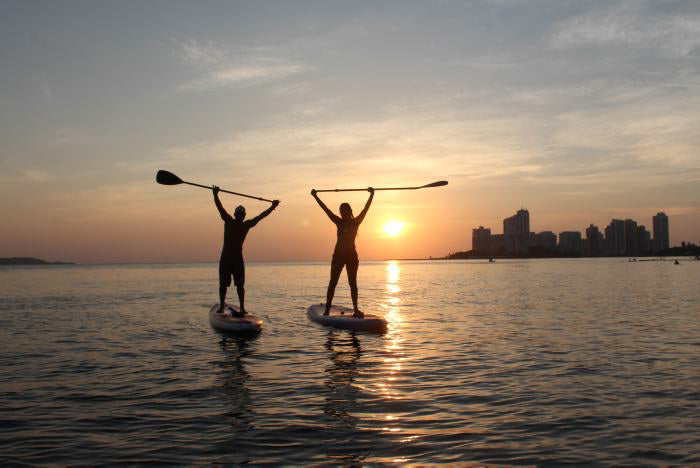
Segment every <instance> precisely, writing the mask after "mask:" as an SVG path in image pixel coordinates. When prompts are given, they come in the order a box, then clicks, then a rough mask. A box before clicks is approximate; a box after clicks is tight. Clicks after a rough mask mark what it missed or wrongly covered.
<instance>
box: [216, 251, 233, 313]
mask: <svg viewBox="0 0 700 468" xmlns="http://www.w3.org/2000/svg"><path fill="white" fill-rule="evenodd" d="M230 285H231V271H230V270H229V268H228V265H227V264H226V259H225V258H224V257H221V259H220V260H219V313H223V311H224V308H225V307H226V289H228V287H229V286H230Z"/></svg>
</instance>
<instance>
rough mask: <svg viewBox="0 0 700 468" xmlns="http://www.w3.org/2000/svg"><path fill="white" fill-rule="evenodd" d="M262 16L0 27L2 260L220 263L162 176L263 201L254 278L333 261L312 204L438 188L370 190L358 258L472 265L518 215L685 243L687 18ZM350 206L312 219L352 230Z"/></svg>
mask: <svg viewBox="0 0 700 468" xmlns="http://www.w3.org/2000/svg"><path fill="white" fill-rule="evenodd" d="M302 3H303V2H302ZM270 5H271V4H269V3H267V2H251V3H247V4H245V8H243V7H242V6H241V5H239V4H238V3H236V2H231V3H230V4H228V3H225V4H212V5H211V6H210V8H207V9H202V8H200V7H199V5H198V4H191V5H188V4H181V5H179V6H178V7H177V8H170V7H168V8H166V7H165V6H164V5H163V4H161V5H159V4H158V2H157V1H156V2H149V4H148V5H142V6H140V7H138V8H136V7H135V6H134V5H128V4H125V5H122V4H116V3H115V4H114V5H112V6H111V7H110V14H108V15H107V14H104V8H103V6H101V5H97V4H83V3H72V2H46V3H36V2H14V3H12V4H11V5H9V6H8V7H7V8H5V10H4V11H3V15H2V17H0V31H1V34H2V38H3V40H2V41H0V65H2V70H3V73H1V74H0V98H1V102H2V106H0V217H1V219H2V227H1V228H0V256H3V257H9V256H33V257H39V258H43V259H46V260H62V261H74V262H90V263H92V262H96V263H102V262H190V261H215V260H216V259H217V257H218V254H219V250H220V247H221V246H220V242H221V238H222V230H223V228H222V224H221V221H220V219H219V218H218V215H217V212H216V210H215V208H214V206H213V204H212V201H211V194H210V193H207V191H205V190H203V189H198V188H193V187H185V186H178V187H165V186H160V185H157V184H156V183H155V181H154V176H155V173H156V171H157V170H158V169H167V170H170V171H172V172H174V173H176V174H178V175H179V176H181V177H182V178H183V179H186V180H191V181H193V182H198V183H202V184H217V185H220V186H221V187H222V188H228V189H231V190H234V191H239V192H243V193H251V194H253V195H258V196H262V197H266V198H279V199H280V200H282V204H281V205H280V207H279V209H278V210H277V211H276V212H275V213H273V214H272V215H271V216H270V218H269V219H266V220H265V221H263V222H262V223H261V224H260V225H259V226H258V227H256V228H255V229H254V230H253V231H252V232H251V233H250V235H249V238H248V241H247V244H246V252H245V253H246V257H247V258H248V259H249V260H327V259H329V258H330V255H331V252H332V248H333V243H334V240H335V232H334V227H333V225H332V224H331V223H330V222H329V221H328V220H327V219H325V216H324V214H323V213H322V212H321V210H320V209H319V208H318V206H316V204H315V202H314V200H313V199H312V198H311V196H310V195H309V191H310V190H311V188H319V189H320V188H336V187H340V188H343V187H366V186H368V185H374V186H377V187H379V186H397V185H398V186H400V185H422V184H426V183H430V182H433V181H436V180H443V179H446V180H448V181H449V182H450V184H449V186H447V187H441V188H435V189H426V190H418V191H411V192H394V193H388V192H381V193H378V194H377V196H376V199H375V203H374V206H373V207H372V209H371V211H370V213H369V215H368V217H367V218H366V221H365V224H364V225H363V226H362V228H361V229H360V234H359V237H358V240H357V246H358V251H359V254H360V257H361V258H362V259H385V258H395V257H400V258H414V257H428V256H431V255H432V256H443V255H446V254H448V253H450V252H454V251H462V250H468V249H470V247H471V229H472V228H474V227H477V226H479V225H483V226H486V227H490V228H491V229H492V232H494V233H499V232H502V227H501V226H502V220H503V218H505V217H507V216H510V215H512V214H513V213H515V211H516V210H517V209H519V208H520V207H525V208H528V209H529V210H530V219H531V227H532V230H533V231H543V230H551V231H554V232H557V233H558V232H560V231H564V230H579V231H583V230H584V229H585V228H586V227H587V226H588V224H589V223H594V224H597V225H598V226H599V227H601V228H603V227H604V226H605V225H606V224H607V223H608V222H609V221H610V219H611V218H623V219H624V218H633V219H635V220H637V221H638V222H639V223H641V224H643V225H645V226H646V227H647V228H648V229H651V217H652V216H653V215H654V214H655V213H657V212H658V211H664V212H666V213H667V214H668V215H669V219H670V230H671V243H672V244H675V245H677V244H679V243H680V242H681V241H692V242H696V243H698V242H700V201H699V200H700V198H698V187H699V186H700V185H699V183H700V157H699V156H698V151H697V149H698V147H700V136H699V135H700V133H698V131H697V130H698V128H700V62H698V60H697V53H698V50H700V49H699V47H700V20H698V18H700V8H698V7H697V6H691V5H689V4H688V5H685V6H683V5H675V4H666V3H665V4H663V5H657V6H653V5H652V4H650V3H646V2H637V3H634V2H633V3H630V2H614V1H613V2H601V3H592V4H588V3H583V2H581V3H567V4H564V3H562V2H556V1H552V2H551V3H548V2H546V1H545V2H544V3H543V4H539V5H538V6H536V7H532V8H528V9H527V11H523V9H522V6H520V5H519V2H512V3H511V2H481V3H480V2H469V3H461V2H456V3H452V2H411V1H406V2H400V4H385V5H384V6H383V7H382V8H379V7H378V6H377V4H376V2H363V1H358V2H347V3H332V2H331V3H326V2H321V3H320V4H319V3H313V8H311V7H310V6H311V4H310V5H309V8H297V7H292V6H289V5H288V4H287V3H285V2H281V3H279V4H276V6H275V7H274V8H272V7H271V6H270ZM660 10H662V12H663V14H659V11H660ZM47 18H50V21H48V20H47ZM365 196H366V194H364V193H362V194H358V193H352V194H326V195H324V199H325V200H326V201H327V203H328V205H329V206H330V207H332V208H333V209H336V210H337V207H338V205H339V204H340V202H342V201H346V200H347V201H349V202H350V203H351V204H352V205H353V207H354V209H355V212H358V211H359V210H360V209H361V207H362V204H363V203H364V199H365V198H364V197H365ZM222 199H223V202H224V204H225V205H226V206H227V207H229V208H233V207H235V206H236V205H237V204H239V203H243V204H245V205H246V207H247V208H248V213H249V214H251V215H252V214H254V213H256V212H257V211H261V210H263V209H264V208H266V206H267V205H266V204H264V203H260V202H256V201H253V200H245V199H240V198H235V197H229V196H226V195H224V196H223V197H222ZM390 220H400V221H403V222H405V223H406V225H405V228H404V230H403V232H402V233H401V235H400V236H398V237H395V238H388V237H387V236H386V235H385V234H384V232H383V225H384V224H385V223H386V222H388V221H390Z"/></svg>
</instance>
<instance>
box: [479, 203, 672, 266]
mask: <svg viewBox="0 0 700 468" xmlns="http://www.w3.org/2000/svg"><path fill="white" fill-rule="evenodd" d="M653 225H654V237H653V239H652V237H651V233H650V232H649V231H648V230H647V229H646V227H645V226H643V225H640V224H638V223H637V221H635V220H633V219H625V220H622V219H612V220H610V223H609V224H608V225H607V226H606V227H605V229H604V232H601V231H600V229H599V228H598V226H596V225H594V224H590V225H589V226H588V227H587V228H586V230H585V234H586V237H585V239H584V238H582V236H581V232H579V231H563V232H560V233H559V236H558V242H557V235H556V234H554V233H553V232H552V231H543V232H539V233H534V232H530V213H529V211H528V210H526V209H525V208H521V209H520V210H518V211H517V213H515V214H514V215H513V216H510V217H508V218H505V219H504V220H503V234H492V233H491V229H490V228H485V227H484V226H479V227H478V228H476V229H472V253H473V254H476V255H479V256H491V255H497V254H499V255H506V254H512V255H518V256H522V255H536V256H540V255H550V256H551V255H561V254H563V255H586V256H600V255H613V256H614V255H648V254H651V253H655V252H658V251H661V250H666V249H668V248H669V229H668V217H667V216H666V215H665V214H664V213H657V214H656V215H655V216H654V217H653Z"/></svg>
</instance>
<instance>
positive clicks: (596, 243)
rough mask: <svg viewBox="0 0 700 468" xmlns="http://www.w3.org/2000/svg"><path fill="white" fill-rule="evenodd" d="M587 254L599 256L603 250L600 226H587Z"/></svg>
mask: <svg viewBox="0 0 700 468" xmlns="http://www.w3.org/2000/svg"><path fill="white" fill-rule="evenodd" d="M585 245H586V248H585V251H586V255H591V256H597V255H600V254H601V253H602V251H603V235H602V234H601V233H600V230H599V229H598V226H595V225H593V224H591V225H590V226H588V227H587V228H586V243H585Z"/></svg>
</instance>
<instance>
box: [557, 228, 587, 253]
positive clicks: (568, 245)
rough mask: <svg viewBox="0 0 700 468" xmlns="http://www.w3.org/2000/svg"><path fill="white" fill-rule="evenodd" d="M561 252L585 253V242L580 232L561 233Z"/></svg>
mask: <svg viewBox="0 0 700 468" xmlns="http://www.w3.org/2000/svg"><path fill="white" fill-rule="evenodd" d="M559 250H560V251H562V252H567V253H577V254H581V253H583V241H582V240H581V233H580V232H578V231H564V232H560V233H559Z"/></svg>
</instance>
